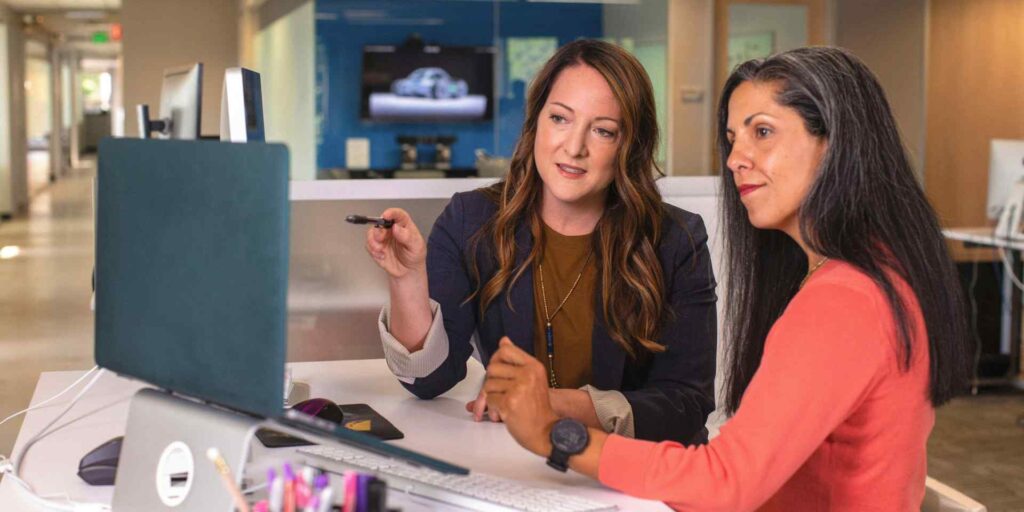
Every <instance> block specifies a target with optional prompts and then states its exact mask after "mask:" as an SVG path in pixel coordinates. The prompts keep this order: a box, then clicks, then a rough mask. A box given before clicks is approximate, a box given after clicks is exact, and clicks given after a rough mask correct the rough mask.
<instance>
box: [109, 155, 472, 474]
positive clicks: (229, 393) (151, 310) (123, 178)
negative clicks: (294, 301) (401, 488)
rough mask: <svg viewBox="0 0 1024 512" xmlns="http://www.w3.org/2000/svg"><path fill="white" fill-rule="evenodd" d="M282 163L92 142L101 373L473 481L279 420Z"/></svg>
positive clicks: (308, 423)
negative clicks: (95, 147) (94, 144)
mask: <svg viewBox="0 0 1024 512" xmlns="http://www.w3.org/2000/svg"><path fill="white" fill-rule="evenodd" d="M288 162H289V156H288V151H287V148H286V147H285V146H283V145H280V144H265V143H246V144H236V143H226V142H219V141H177V140H142V139H110V138H108V139H105V140H103V141H102V142H101V143H100V148H99V162H98V175H97V217H96V224H97V225H96V322H95V357H96V363H97V364H98V365H99V366H101V367H103V368H107V369H108V370H110V371H113V372H115V373H117V374H119V375H122V376H127V377H130V378H135V379H140V380H143V381H146V382H148V383H150V384H152V385H153V386H155V387H156V388H159V389H160V390H163V391H165V392H167V393H173V394H174V395H178V396H184V397H187V398H188V399H190V400H191V401H193V402H195V403H196V404H199V405H201V406H205V407H214V408H218V409H227V410H229V411H232V412H234V413H236V414H238V415H241V416H243V417H249V418H257V419H258V418H271V419H275V420H277V421H279V422H282V423H285V424H287V425H289V426H292V427H295V428H298V429H302V430H305V431H309V432H313V433H315V434H317V435H319V436H325V435H326V436H329V437H330V438H331V439H334V440H337V441H339V442H342V443H345V444H348V445H353V446H356V447H358V448H359V449H361V450H367V451H371V452H375V453H378V454H381V455H384V456H387V457H391V458H398V459H402V460H405V461H407V462H411V463H413V464H416V465H420V466H426V467H430V468H432V469H436V470H439V471H442V472H446V473H453V474H468V473H469V471H468V470H467V469H465V468H462V467H459V466H456V465H453V464H449V463H447V462H444V461H441V460H438V459H434V458H431V457H427V456H424V455H421V454H419V453H416V452H412V451H409V450H405V449H402V448H398V447H395V446H392V445H389V444H386V443H384V442H382V441H379V440H377V439H375V438H372V437H370V436H368V435H365V434H361V433H358V432H353V431H350V430H348V429H345V428H343V427H340V426H337V425H334V424H330V423H325V422H322V421H317V419H315V418H309V417H303V416H302V415H295V414H294V413H292V414H286V411H285V410H284V409H283V397H282V395H283V388H284V372H285V352H286V323H287V320H286V319H287V312H286V311H287V290H288V260H289V258H288V254H289V247H288V246H289V209H290V204H289V197H288V196H289V175H288ZM189 407H191V405H190V406H189ZM129 422H131V418H130V419H129ZM130 441H131V440H130V439H126V447H127V443H129V442H130ZM198 456H202V454H198Z"/></svg>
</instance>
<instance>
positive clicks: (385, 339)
mask: <svg viewBox="0 0 1024 512" xmlns="http://www.w3.org/2000/svg"><path fill="white" fill-rule="evenodd" d="M430 312H431V314H432V315H433V320H432V321H431V323H430V329H429V330H428V331H427V338H426V340H425V341H424V342H423V348H421V349H420V350H417V351H416V352H412V353H410V352H409V349H407V348H405V346H404V345H402V343H401V342H399V341H398V340H397V339H395V337H394V336H392V335H391V329H390V325H391V322H390V318H391V304H387V305H385V306H384V308H383V309H381V311H380V317H378V319H377V329H378V330H379V331H380V340H381V344H382V345H383V347H384V360H385V361H387V363H388V368H390V369H391V373H394V374H395V376H396V377H398V380H400V381H402V382H404V383H406V384H412V383H413V381H415V380H416V379H419V378H423V377H426V376H427V375H430V374H431V373H434V370H437V369H438V368H440V367H441V365H442V364H443V363H444V360H445V359H447V358H448V333H447V332H445V330H444V319H443V318H442V317H441V305H440V304H438V303H437V302H436V301H434V300H433V299H431V300H430Z"/></svg>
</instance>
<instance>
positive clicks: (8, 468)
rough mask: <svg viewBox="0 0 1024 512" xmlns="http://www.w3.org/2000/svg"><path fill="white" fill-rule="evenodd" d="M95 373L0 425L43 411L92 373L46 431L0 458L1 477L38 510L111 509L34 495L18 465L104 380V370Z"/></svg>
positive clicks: (85, 511)
mask: <svg viewBox="0 0 1024 512" xmlns="http://www.w3.org/2000/svg"><path fill="white" fill-rule="evenodd" d="M97 369H98V367H93V368H92V369H91V370H89V371H88V372H86V373H85V375H82V376H81V377H79V378H78V380H76V381H75V382H73V383H72V384H71V385H70V386H68V387H67V388H65V389H64V390H63V391H61V392H60V393H57V394H56V395H54V396H52V397H50V398H48V399H46V400H44V401H43V402H40V403H39V404H36V405H34V406H32V407H29V408H27V409H25V410H23V411H19V412H16V413H14V414H12V415H10V416H8V417H7V418H5V419H4V420H3V421H0V424H3V423H4V422H6V421H8V420H10V419H11V418H15V417H17V416H18V415H20V414H23V413H26V412H28V411H31V410H34V409H37V408H39V407H42V406H43V405H45V404H47V403H49V402H50V401H52V400H55V399H56V398H58V397H60V396H61V395H63V394H64V393H66V392H68V391H69V390H71V389H72V388H74V387H75V386H77V385H78V384H79V383H80V382H82V381H83V380H84V379H85V378H87V377H88V376H89V375H90V374H92V373H93V372H96V374H95V375H93V377H92V380H90V381H89V383H88V384H86V385H85V387H84V388H82V390H81V391H79V392H78V394H77V395H75V397H74V398H73V399H72V400H71V403H69V404H68V405H67V407H65V408H64V410H63V411H61V412H60V414H58V415H57V417H56V418H54V419H53V420H51V421H50V422H49V423H47V424H46V426H45V427H43V428H42V429H41V430H40V431H39V432H38V433H36V435H34V436H32V438H31V439H29V440H28V441H27V442H26V443H25V444H24V446H22V447H21V449H20V450H19V451H18V453H17V454H16V455H15V456H14V457H13V458H11V459H8V458H7V457H4V456H3V455H0V474H2V475H6V476H7V478H11V479H13V480H14V482H15V483H16V484H17V486H16V487H18V488H19V489H21V490H22V493H23V495H24V496H26V497H27V498H28V499H29V500H30V501H32V502H33V503H35V504H36V505H37V506H40V507H42V508H45V509H47V510H59V511H67V512H108V511H110V505H107V504H105V503H83V502H77V501H73V500H71V499H69V498H68V497H67V495H66V494H59V495H50V496H42V495H40V494H39V493H37V492H36V491H35V489H33V488H32V486H31V485H30V484H29V483H28V482H26V481H25V480H24V479H22V478H21V475H20V471H21V463H22V461H24V460H25V455H26V454H27V453H28V450H29V448H31V447H32V445H34V444H35V443H36V442H37V441H39V440H40V439H42V438H43V437H45V436H46V435H48V434H49V433H50V432H49V430H50V427H52V426H53V425H55V424H56V423H57V422H58V421H60V419H61V418H63V417H64V416H65V415H67V413H68V411H70V410H71V409H72V408H73V407H74V406H75V404H77V403H78V401H79V400H81V398H82V396H83V395H85V393H86V392H88V391H89V389H91V388H92V386H93V385H94V384H96V381H98V380H99V379H100V377H101V376H103V373H104V372H105V370H103V369H99V371H98V372H97V371H96V370H97ZM73 421H77V420H73Z"/></svg>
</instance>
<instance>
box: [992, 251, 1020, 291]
mask: <svg viewBox="0 0 1024 512" xmlns="http://www.w3.org/2000/svg"><path fill="white" fill-rule="evenodd" d="M996 250H998V251H999V259H1001V260H1003V268H1004V269H1005V270H1006V274H1007V275H1008V276H1010V280H1011V281H1013V285H1014V286H1016V287H1017V288H1019V289H1020V290H1021V291H1024V283H1022V282H1021V281H1020V279H1017V273H1016V272H1015V271H1014V270H1013V264H1012V263H1010V258H1009V256H1008V255H1007V254H1006V249H1003V248H1002V247H997V248H996Z"/></svg>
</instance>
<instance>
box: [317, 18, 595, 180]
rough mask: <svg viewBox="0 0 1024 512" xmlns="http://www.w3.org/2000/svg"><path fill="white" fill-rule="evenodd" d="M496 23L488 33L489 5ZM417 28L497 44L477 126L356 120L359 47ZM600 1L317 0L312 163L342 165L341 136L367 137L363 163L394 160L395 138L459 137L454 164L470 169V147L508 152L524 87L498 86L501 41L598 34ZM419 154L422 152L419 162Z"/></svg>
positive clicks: (447, 41)
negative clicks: (490, 100) (490, 105)
mask: <svg viewBox="0 0 1024 512" xmlns="http://www.w3.org/2000/svg"><path fill="white" fill-rule="evenodd" d="M496 9H497V10H498V13H497V14H498V15H497V19H498V27H497V31H496V30H495V10H496ZM412 33H418V34H419V35H420V36H421V37H422V38H423V40H424V41H425V42H427V43H432V44H439V45H442V46H498V47H499V52H498V54H497V58H496V59H495V67H496V68H497V69H496V74H495V83H496V84H497V89H498V91H497V96H496V98H494V101H496V107H497V108H496V109H495V110H496V112H495V116H494V118H493V119H492V120H490V121H485V122H476V123H439V124H432V123H380V122H370V121H363V120H361V119H360V115H359V108H360V85H361V84H360V81H361V74H362V55H363V47H364V46H366V45H399V44H401V43H402V42H404V41H405V40H406V39H407V38H408V37H409V35H410V34H412ZM601 35H602V8H601V5H600V4H555V3H527V2H525V1H521V2H508V1H503V2H498V3H497V6H496V4H495V3H492V2H487V1H468V0H462V1H459V0H447V1H445V0H372V1H371V0H317V1H316V43H317V54H316V60H317V62H316V68H317V73H316V80H317V116H318V118H319V119H318V121H319V123H318V126H319V129H318V140H317V164H318V167H319V168H321V169H326V168H334V167H342V168H343V167H345V139H347V138H349V137H365V138H368V139H370V166H371V167H373V168H375V169H394V168H397V167H398V165H399V161H400V158H399V151H398V144H397V143H396V142H395V136H396V135H398V134H402V135H447V134H452V135H455V136H456V137H458V141H457V142H456V143H455V145H454V146H453V147H452V165H453V167H472V166H473V163H474V161H475V156H474V154H473V151H474V150H475V149H477V148H483V149H485V150H487V152H488V153H493V154H499V155H503V156H509V155H511V154H512V150H513V148H514V147H515V143H516V140H517V139H518V137H519V130H520V127H521V126H522V122H523V106H524V101H525V98H524V95H525V90H524V84H522V82H516V83H513V84H508V83H503V82H502V80H501V77H502V76H503V74H504V70H505V69H506V64H505V62H504V61H503V60H502V58H501V54H502V52H501V46H502V45H503V42H504V40H505V38H508V37H557V38H558V42H559V45H563V44H566V43H568V42H570V41H573V40H575V39H578V38H581V37H601ZM424 159H425V157H424V156H421V160H424Z"/></svg>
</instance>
